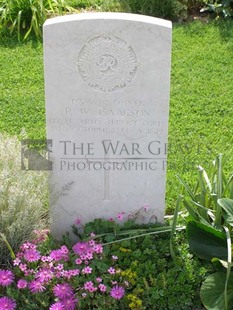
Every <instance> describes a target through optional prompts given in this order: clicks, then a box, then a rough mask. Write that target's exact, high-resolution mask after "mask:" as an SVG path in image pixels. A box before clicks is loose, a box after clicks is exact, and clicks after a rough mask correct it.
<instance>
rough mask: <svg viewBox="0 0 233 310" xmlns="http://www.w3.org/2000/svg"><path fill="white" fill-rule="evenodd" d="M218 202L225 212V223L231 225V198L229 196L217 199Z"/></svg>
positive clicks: (232, 220) (232, 224)
mask: <svg viewBox="0 0 233 310" xmlns="http://www.w3.org/2000/svg"><path fill="white" fill-rule="evenodd" d="M218 204H219V205H220V206H221V207H222V208H223V210H224V211H225V212H226V213H225V214H223V216H224V218H225V220H226V223H227V224H229V225H231V226H233V199H229V198H222V199H218Z"/></svg>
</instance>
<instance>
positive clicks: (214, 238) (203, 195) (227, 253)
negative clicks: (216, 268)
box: [175, 154, 233, 310]
mask: <svg viewBox="0 0 233 310" xmlns="http://www.w3.org/2000/svg"><path fill="white" fill-rule="evenodd" d="M223 166H224V160H223V156H222V154H220V155H218V157H217V158H216V160H215V161H214V163H213V169H212V171H211V173H210V174H209V176H208V174H207V172H206V171H205V170H204V169H203V168H202V167H200V166H199V167H198V172H199V177H198V181H197V184H196V187H195V189H194V190H192V189H191V188H190V187H189V185H188V184H187V183H185V182H184V181H183V180H182V179H181V178H179V179H180V181H181V183H182V185H183V187H184V190H185V192H186V193H187V195H186V196H184V195H183V194H182V195H181V196H180V198H179V199H178V201H179V202H183V206H184V207H185V208H186V209H187V211H188V218H187V237H188V241H189V245H190V249H191V250H192V252H194V253H195V254H196V255H197V256H198V257H200V258H203V259H208V260H211V259H217V260H220V261H221V262H222V263H223V266H224V267H226V268H227V272H226V274H224V273H223V274H224V277H223V275H222V273H216V274H214V275H211V276H210V278H207V279H206V281H205V282H204V283H203V285H202V288H201V297H202V300H203V303H204V304H205V306H206V308H207V309H211V310H213V309H218V310H220V309H225V310H226V309H231V306H232V302H233V295H232V293H233V292H232V290H231V289H229V286H228V283H229V285H231V278H232V275H231V264H232V257H231V251H232V249H231V238H232V226H233V199H232V198H233V175H231V176H230V177H229V178H226V176H225V174H224V172H223ZM179 207H180V203H179V204H178V205H177V210H176V213H175V214H177V213H178V209H179ZM219 278H224V283H225V284H224V285H223V284H222V283H220V282H219V281H215V279H219ZM209 290H211V291H212V294H213V296H215V297H212V298H211V299H209V297H208V296H209V294H210V292H209ZM223 305H224V307H223Z"/></svg>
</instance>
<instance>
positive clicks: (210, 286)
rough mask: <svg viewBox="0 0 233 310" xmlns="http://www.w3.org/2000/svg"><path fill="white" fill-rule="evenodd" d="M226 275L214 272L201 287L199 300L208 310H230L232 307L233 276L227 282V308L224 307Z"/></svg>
mask: <svg viewBox="0 0 233 310" xmlns="http://www.w3.org/2000/svg"><path fill="white" fill-rule="evenodd" d="M225 281H226V273H224V272H216V273H214V274H212V275H210V276H209V277H208V278H206V280H205V281H204V282H203V284H202V286H201V292H200V296H201V300H202V302H203V304H204V306H205V307H206V309H208V310H230V309H232V307H233V275H232V274H231V275H230V277H229V280H228V289H227V295H228V308H226V307H225V302H224V289H225Z"/></svg>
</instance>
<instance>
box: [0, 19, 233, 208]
mask: <svg viewBox="0 0 233 310" xmlns="http://www.w3.org/2000/svg"><path fill="white" fill-rule="evenodd" d="M232 29H233V21H231V20H230V21H209V22H200V21H196V22H192V23H187V24H184V25H180V24H175V25H174V27H173V48H172V74H171V97H170V118H169V153H168V173H167V213H172V212H173V210H174V204H175V200H176V198H177V195H178V193H179V191H180V184H179V182H178V180H177V177H176V174H179V175H181V176H182V177H183V178H184V179H186V180H188V182H191V183H193V180H194V178H195V175H196V165H197V164H201V165H203V166H205V167H208V166H209V165H210V164H211V162H212V160H213V159H214V158H215V156H216V155H217V154H218V153H224V154H226V155H227V157H228V164H227V166H226V170H227V171H228V170H229V171H230V170H231V167H232V164H233V159H232V142H233V135H232V127H233V105H232V98H233V87H232V76H233V62H232V57H233V30H232ZM0 68H1V80H0V93H1V98H0V105H1V110H0V132H4V133H7V134H9V135H17V136H18V137H20V133H21V132H22V130H23V131H26V133H27V135H28V137H29V138H33V139H41V138H45V135H46V134H45V101H44V78H43V48H42V43H41V42H39V41H36V40H32V39H31V40H29V41H27V42H26V43H25V42H24V43H20V42H18V41H17V40H16V39H11V38H9V37H3V38H2V40H1V42H0Z"/></svg>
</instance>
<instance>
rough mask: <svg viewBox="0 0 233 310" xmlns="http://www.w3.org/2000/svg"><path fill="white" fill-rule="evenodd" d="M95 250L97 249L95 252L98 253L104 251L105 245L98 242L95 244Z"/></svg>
mask: <svg viewBox="0 0 233 310" xmlns="http://www.w3.org/2000/svg"><path fill="white" fill-rule="evenodd" d="M94 251H95V253H97V254H101V253H103V247H102V245H101V244H96V245H95V246H94Z"/></svg>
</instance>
